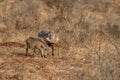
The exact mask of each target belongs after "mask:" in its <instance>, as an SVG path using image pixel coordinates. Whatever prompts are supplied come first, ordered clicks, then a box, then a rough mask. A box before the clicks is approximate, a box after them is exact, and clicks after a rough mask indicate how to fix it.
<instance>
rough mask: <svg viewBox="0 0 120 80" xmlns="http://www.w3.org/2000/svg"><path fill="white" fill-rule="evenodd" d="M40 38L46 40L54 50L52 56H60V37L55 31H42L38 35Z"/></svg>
mask: <svg viewBox="0 0 120 80" xmlns="http://www.w3.org/2000/svg"><path fill="white" fill-rule="evenodd" d="M38 37H39V38H41V37H43V38H45V41H46V43H47V45H48V46H49V47H51V49H52V55H53V56H54V55H56V54H58V55H59V37H58V34H57V33H56V32H54V31H41V32H39V33H38Z"/></svg>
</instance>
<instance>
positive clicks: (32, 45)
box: [26, 37, 48, 57]
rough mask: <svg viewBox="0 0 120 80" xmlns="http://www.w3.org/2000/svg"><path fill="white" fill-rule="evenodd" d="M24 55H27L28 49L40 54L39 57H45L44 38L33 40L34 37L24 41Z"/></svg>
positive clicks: (45, 46) (45, 44) (45, 45)
mask: <svg viewBox="0 0 120 80" xmlns="http://www.w3.org/2000/svg"><path fill="white" fill-rule="evenodd" d="M26 45H27V48H26V55H28V52H29V49H32V50H34V52H35V53H36V49H38V50H39V52H41V57H47V46H48V45H47V43H46V42H45V40H44V38H34V37H29V38H28V39H27V40H26Z"/></svg>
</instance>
